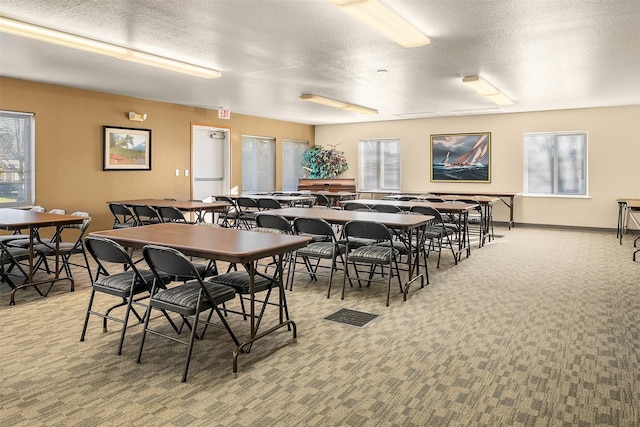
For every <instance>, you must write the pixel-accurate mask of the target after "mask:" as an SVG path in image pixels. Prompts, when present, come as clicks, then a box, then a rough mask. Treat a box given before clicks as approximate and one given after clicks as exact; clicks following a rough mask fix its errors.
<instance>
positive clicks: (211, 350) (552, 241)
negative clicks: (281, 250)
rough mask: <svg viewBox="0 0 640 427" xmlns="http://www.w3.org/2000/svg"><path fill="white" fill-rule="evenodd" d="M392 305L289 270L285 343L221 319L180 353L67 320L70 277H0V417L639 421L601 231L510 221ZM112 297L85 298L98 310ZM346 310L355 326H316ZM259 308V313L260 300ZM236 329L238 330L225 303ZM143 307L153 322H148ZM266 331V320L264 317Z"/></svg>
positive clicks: (14, 422)
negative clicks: (250, 339)
mask: <svg viewBox="0 0 640 427" xmlns="http://www.w3.org/2000/svg"><path fill="white" fill-rule="evenodd" d="M496 231H497V233H498V234H500V235H502V236H503V237H502V238H499V239H496V240H494V242H492V243H490V244H488V245H486V246H485V247H484V248H482V249H477V248H475V247H474V248H473V251H472V256H471V257H470V258H468V259H463V260H462V262H461V263H460V264H459V265H457V266H453V263H452V262H451V257H450V255H446V254H443V260H442V266H441V268H440V269H439V270H436V269H435V258H434V257H432V258H431V259H430V261H429V262H430V267H431V268H430V275H431V284H430V285H429V286H427V287H426V288H424V289H419V287H414V288H412V289H411V292H410V294H409V298H408V300H407V301H406V302H403V301H402V296H401V295H400V294H399V293H398V292H397V287H394V288H393V294H392V300H391V306H390V307H385V304H384V302H385V289H384V286H380V285H373V286H372V287H371V288H351V289H347V295H346V298H345V300H344V301H341V300H340V297H339V292H338V291H337V290H338V289H339V285H341V283H342V274H337V275H336V277H335V278H334V280H335V282H334V283H336V284H338V286H336V287H335V290H336V292H334V293H333V294H332V297H331V298H330V299H327V298H326V285H325V282H324V281H322V282H320V283H314V282H310V281H308V280H307V279H306V278H305V277H304V276H303V275H297V276H296V283H295V285H294V290H293V291H291V292H290V291H287V299H288V302H289V307H290V312H291V316H292V319H293V320H295V321H296V323H297V325H298V342H297V343H292V342H291V333H290V332H287V331H286V330H283V331H282V332H278V333H276V334H273V335H270V336H269V337H267V338H265V339H263V340H261V341H259V342H258V343H257V344H256V345H255V346H254V348H253V350H252V351H251V353H249V354H244V355H241V356H240V370H239V376H238V378H236V379H234V378H233V377H232V375H231V360H232V359H231V355H232V350H233V343H232V342H231V340H230V339H229V337H228V335H226V333H224V332H223V331H221V330H218V329H213V330H211V329H210V330H209V331H208V332H207V335H206V336H205V339H204V340H203V341H199V342H196V345H195V349H194V356H193V359H192V362H191V367H190V371H189V378H188V381H187V382H186V383H181V382H180V378H181V374H182V367H183V363H184V357H185V347H184V346H181V345H179V344H177V343H174V342H171V341H168V340H163V339H161V338H158V337H154V336H150V337H148V341H147V343H146V345H145V351H144V354H143V358H142V363H141V364H136V363H135V358H136V355H137V350H138V345H139V339H140V336H141V326H140V325H138V324H135V325H133V326H131V327H130V329H129V330H128V331H127V338H126V341H125V345H124V351H123V354H122V355H121V356H117V355H116V354H115V353H116V348H117V342H118V338H119V331H120V328H119V325H116V324H111V325H110V329H109V332H108V333H103V332H102V326H101V322H100V320H99V319H97V318H95V317H94V318H92V320H91V322H90V324H89V332H88V334H87V339H86V341H85V342H80V341H79V337H80V332H81V328H82V322H83V317H84V313H85V310H86V306H87V303H88V298H89V287H90V284H89V282H88V276H87V275H86V273H83V271H81V270H79V269H78V270H76V272H75V274H76V277H77V283H76V291H75V292H73V293H70V292H68V285H67V284H64V283H60V284H58V285H56V287H55V288H54V290H53V291H52V292H51V294H50V295H49V296H48V297H47V298H42V297H39V296H37V294H36V293H35V291H34V290H33V289H27V290H24V291H20V292H18V294H17V304H16V305H15V306H11V307H10V306H9V305H8V303H9V288H8V286H6V285H4V284H0V340H1V342H0V344H1V347H0V355H1V356H2V358H1V360H2V362H1V363H2V364H1V370H0V378H1V383H0V426H2V427H5V426H45V425H46V426H123V425H127V426H212V425H221V426H253V425H255V426H298V425H304V426H500V425H508V426H511V425H515V426H520V425H522V426H556V425H567V426H568V425H580V426H596V425H611V426H634V425H640V422H639V419H640V418H639V417H640V404H639V403H638V402H639V401H640V263H634V262H632V260H631V253H632V251H633V248H632V246H631V244H632V239H630V238H627V239H625V241H624V242H623V244H622V245H619V244H618V241H617V239H616V237H615V233H612V232H609V233H602V232H584V231H564V230H547V229H539V228H524V227H518V228H515V229H513V230H510V231H508V230H506V229H502V228H500V229H498V230H496ZM109 302H112V300H108V299H107V298H106V297H102V298H101V300H100V302H99V304H101V305H103V306H106V305H107V304H108V303H109ZM343 308H348V309H353V310H358V311H363V312H366V313H372V314H376V315H378V317H376V318H375V319H373V320H372V321H371V322H369V323H367V324H366V325H365V326H364V327H362V328H360V327H356V326H351V325H345V324H342V323H338V322H334V321H330V320H326V319H325V317H327V316H328V315H330V314H332V313H335V312H336V311H338V310H340V309H343ZM269 315H271V317H270V318H274V315H275V311H272V312H271V313H269V312H267V316H269ZM229 319H230V322H231V325H232V327H233V328H234V330H235V331H236V332H237V333H238V335H240V336H245V337H246V335H247V333H248V325H247V323H246V322H244V321H243V320H242V319H241V317H240V316H236V315H230V317H229ZM162 321H163V320H162V319H160V318H158V319H157V322H156V324H161V323H162ZM264 326H265V327H267V324H265V325H264Z"/></svg>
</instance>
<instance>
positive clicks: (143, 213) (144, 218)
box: [133, 205, 162, 225]
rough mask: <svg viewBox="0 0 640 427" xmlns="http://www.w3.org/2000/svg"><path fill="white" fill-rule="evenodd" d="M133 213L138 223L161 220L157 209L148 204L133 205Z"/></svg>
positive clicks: (143, 223)
mask: <svg viewBox="0 0 640 427" xmlns="http://www.w3.org/2000/svg"><path fill="white" fill-rule="evenodd" d="M133 213H134V214H135V215H136V221H137V223H138V225H145V224H150V223H157V222H162V218H160V215H159V214H158V211H156V210H155V209H154V208H152V207H151V206H149V205H134V206H133Z"/></svg>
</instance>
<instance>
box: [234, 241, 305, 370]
mask: <svg viewBox="0 0 640 427" xmlns="http://www.w3.org/2000/svg"><path fill="white" fill-rule="evenodd" d="M282 260H283V254H279V255H278V261H277V264H278V265H277V267H276V273H275V274H277V279H278V298H279V306H280V307H279V322H278V324H277V325H275V326H274V327H272V328H270V329H268V330H266V331H264V332H262V333H260V334H256V324H255V274H256V265H255V263H253V262H251V263H248V264H247V265H246V268H247V271H248V273H249V290H250V294H251V299H250V301H251V304H250V305H251V309H250V317H251V336H250V338H249V340H247V341H245V342H243V343H240V345H239V346H238V347H237V348H236V350H235V351H234V352H233V369H232V373H233V376H234V378H237V377H238V356H240V353H242V352H244V348H245V347H247V348H248V349H250V348H251V346H252V345H253V343H254V342H256V341H258V340H259V339H261V338H263V337H265V336H267V335H269V334H271V333H272V332H275V331H277V330H278V329H280V328H282V327H285V326H286V327H287V328H290V329H291V330H292V331H293V342H296V341H297V338H298V329H297V326H296V324H295V322H294V321H293V320H290V319H289V320H285V319H284V312H283V310H284V303H285V301H286V300H285V299H284V284H283V283H282V271H283V269H282Z"/></svg>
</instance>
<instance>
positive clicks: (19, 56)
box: [0, 0, 640, 124]
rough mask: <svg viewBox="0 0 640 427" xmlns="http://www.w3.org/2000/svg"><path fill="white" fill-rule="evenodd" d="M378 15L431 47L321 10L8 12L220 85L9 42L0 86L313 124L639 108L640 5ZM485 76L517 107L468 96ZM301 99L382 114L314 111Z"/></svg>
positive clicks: (439, 5) (442, 1) (455, 7)
mask: <svg viewBox="0 0 640 427" xmlns="http://www.w3.org/2000/svg"><path fill="white" fill-rule="evenodd" d="M380 2H381V3H384V4H385V5H387V6H388V7H389V8H390V9H392V10H394V11H395V12H396V13H398V14H399V15H401V16H403V17H404V18H406V19H407V20H408V21H410V22H411V23H413V24H414V25H415V26H417V27H418V28H419V29H420V30H422V32H424V33H425V34H426V35H427V36H429V37H430V38H431V44H430V45H427V46H423V47H418V48H412V49H405V48H402V47H400V46H398V45H396V44H395V43H393V42H392V41H389V40H387V39H386V38H384V37H383V36H381V35H379V34H378V33H376V32H374V31H373V30H371V29H369V27H366V26H365V25H364V24H361V23H360V22H358V21H356V20H355V19H354V18H352V17H351V16H350V15H347V14H345V13H344V12H342V11H341V10H340V9H338V8H337V7H335V6H333V5H332V4H331V3H329V2H328V1H326V0H189V1H179V0H139V1H134V0H109V1H104V0H31V1H30V0H2V1H1V2H0V15H2V16H5V17H8V18H12V19H16V20H21V21H24V22H29V23H33V24H37V25H41V26H45V27H48V28H53V29H58V30H62V31H66V32H69V33H73V34H77V35H82V36H86V37H89V38H92V39H96V40H100V41H105V42H109V43H113V44H117V45H120V46H124V47H128V48H132V49H136V50H139V51H144V52H148V53H153V54H157V55H160V56H166V57H170V58H173V59H177V60H181V61H184V62H189V63H193V64H197V65H203V66H206V67H210V68H214V69H217V70H219V71H221V72H222V78H219V79H214V80H207V79H202V78H198V77H192V76H187V75H182V74H177V73H174V72H171V71H165V70H160V69H156V68H151V67H148V66H144V65H139V64H135V63H131V62H126V61H120V60H117V59H113V58H108V57H103V56H99V55H95V54H91V53H86V52H81V51H78V50H73V49H69V48H64V47H60V46H55V45H50V44H46V43H43V42H38V41H35V40H29V39H24V38H20V37H17V36H12V35H8V34H2V33H0V75H3V76H7V77H15V78H22V79H27V80H35V81H41V82H47V83H54V84H60V85H64V86H72V87H78V88H84V89H90V90H96V91H101V92H109V93H114V94H121V95H128V96H134V97H139V98H145V99H152V100H159V101H166V102H172V103H176V104H184V105H190V106H197V107H206V108H219V107H225V108H229V109H230V110H231V113H232V114H234V113H236V114H248V115H253V116H259V117H267V118H275V119H282V120H288V121H294V122H299V123H308V124H329V123H353V122H366V121H378V120H397V119H402V118H412V117H433V116H435V117H441V116H453V115H467V114H477V113H483V114H486V113H500V112H505V113H508V112H522V111H539V110H555V109H568V108H586V107H602V106H618V105H632V104H640V0H512V1H510V0H500V1H498V0H404V1H403V0H380ZM381 69H383V70H387V72H386V73H379V72H378V70H381ZM476 74H480V75H482V76H483V77H484V78H485V79H486V80H488V81H490V82H491V83H493V84H494V85H495V86H497V87H498V88H500V89H501V90H502V91H503V92H504V93H505V94H506V95H507V96H509V97H510V98H511V99H513V101H514V104H513V105H511V106H507V107H497V106H496V105H495V104H492V103H491V102H490V101H488V100H486V99H484V98H483V97H481V96H480V95H477V94H475V93H474V92H472V91H471V90H469V89H468V88H467V87H465V86H464V85H463V84H462V83H461V78H462V77H463V76H467V75H476ZM303 93H314V94H318V95H321V96H325V97H329V98H334V99H339V100H343V101H346V102H349V103H352V104H358V105H363V106H366V107H370V108H374V109H377V110H379V112H380V114H378V115H362V114H358V113H353V112H349V111H342V110H336V109H333V108H330V107H325V106H322V105H316V104H311V103H307V102H304V101H302V100H300V98H299V96H300V95H301V94H303ZM0 96H1V94H0Z"/></svg>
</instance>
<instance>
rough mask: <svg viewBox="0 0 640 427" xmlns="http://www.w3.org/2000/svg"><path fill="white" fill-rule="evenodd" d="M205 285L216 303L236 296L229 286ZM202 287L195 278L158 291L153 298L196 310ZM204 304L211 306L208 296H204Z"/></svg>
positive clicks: (208, 283)
mask: <svg viewBox="0 0 640 427" xmlns="http://www.w3.org/2000/svg"><path fill="white" fill-rule="evenodd" d="M205 286H206V288H207V291H208V292H209V294H210V295H211V297H212V298H213V300H214V301H215V302H216V304H221V303H223V302H226V301H229V300H232V299H234V298H235V294H236V292H235V290H234V289H233V288H230V287H229V286H224V285H221V284H218V283H213V282H205ZM201 289H202V288H201V287H200V283H198V282H197V281H195V280H194V281H192V282H189V283H185V284H184V285H182V286H178V287H175V288H171V289H167V290H166V291H162V292H158V293H157V294H156V295H154V296H153V300H154V301H157V302H161V303H165V304H168V305H171V306H174V307H180V308H183V309H186V310H189V311H195V309H196V307H197V304H198V295H199V293H200V290H201ZM202 304H203V306H205V307H209V306H210V304H209V301H208V300H207V299H206V298H203V301H202Z"/></svg>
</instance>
